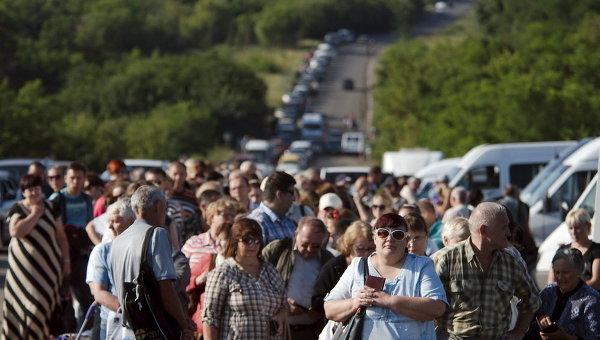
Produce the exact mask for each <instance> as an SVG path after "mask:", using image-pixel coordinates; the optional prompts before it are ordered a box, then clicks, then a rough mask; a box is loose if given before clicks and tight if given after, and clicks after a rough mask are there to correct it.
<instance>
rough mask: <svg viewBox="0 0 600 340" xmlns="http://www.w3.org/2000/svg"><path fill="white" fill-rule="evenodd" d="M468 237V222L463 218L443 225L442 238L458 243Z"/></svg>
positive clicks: (469, 233)
mask: <svg viewBox="0 0 600 340" xmlns="http://www.w3.org/2000/svg"><path fill="white" fill-rule="evenodd" d="M470 235H471V232H470V230H469V220H467V219H466V218H464V217H460V216H457V217H454V218H453V219H451V220H450V221H448V222H446V223H444V227H443V229H442V238H446V239H448V240H455V241H457V242H460V241H463V240H466V239H467V238H468V237H469V236H470Z"/></svg>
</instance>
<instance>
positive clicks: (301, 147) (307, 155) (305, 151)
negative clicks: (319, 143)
mask: <svg viewBox="0 0 600 340" xmlns="http://www.w3.org/2000/svg"><path fill="white" fill-rule="evenodd" d="M285 153H286V154H294V155H298V156H299V157H300V158H301V162H300V163H301V165H302V167H306V166H307V165H308V162H310V160H311V159H312V157H313V156H314V154H315V151H314V144H313V143H312V142H311V141H308V140H296V141H293V142H292V144H290V147H289V148H288V149H287V151H286V152H285Z"/></svg>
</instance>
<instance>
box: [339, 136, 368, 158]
mask: <svg viewBox="0 0 600 340" xmlns="http://www.w3.org/2000/svg"><path fill="white" fill-rule="evenodd" d="M341 145H342V152H343V153H349V154H357V155H362V154H363V153H364V152H365V134H364V133H363V132H360V131H353V132H345V133H344V134H343V135H342V141H341Z"/></svg>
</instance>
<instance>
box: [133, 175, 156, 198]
mask: <svg viewBox="0 0 600 340" xmlns="http://www.w3.org/2000/svg"><path fill="white" fill-rule="evenodd" d="M144 185H153V183H150V182H148V181H146V180H143V179H141V180H139V181H135V182H133V183H130V184H129V185H128V186H127V196H128V197H131V196H133V193H134V192H135V191H136V190H137V189H138V188H139V187H141V186H144Z"/></svg>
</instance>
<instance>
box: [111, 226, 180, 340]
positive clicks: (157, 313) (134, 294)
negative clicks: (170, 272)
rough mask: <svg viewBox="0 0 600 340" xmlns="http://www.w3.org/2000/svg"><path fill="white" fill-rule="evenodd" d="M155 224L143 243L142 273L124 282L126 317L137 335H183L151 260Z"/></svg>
mask: <svg viewBox="0 0 600 340" xmlns="http://www.w3.org/2000/svg"><path fill="white" fill-rule="evenodd" d="M153 232H154V227H152V228H150V229H148V231H147V232H146V236H145V237H144V243H143V246H142V261H141V264H140V273H139V274H138V277H137V278H136V279H135V281H134V282H124V283H123V291H124V293H125V294H124V296H125V298H124V300H125V301H124V306H123V318H124V320H125V322H126V323H127V326H128V327H129V328H131V329H132V330H133V332H134V334H135V338H136V339H152V340H154V339H156V340H158V339H167V340H171V339H180V338H181V335H182V331H181V328H180V327H179V324H178V323H177V322H176V320H175V319H173V318H172V317H171V316H170V315H169V314H167V312H166V311H165V308H164V307H163V304H162V300H161V297H160V290H159V287H158V282H157V281H156V279H155V278H154V273H153V272H152V267H151V266H150V264H149V263H148V258H147V257H148V255H147V254H148V244H149V243H150V239H151V238H152V233H153Z"/></svg>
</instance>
